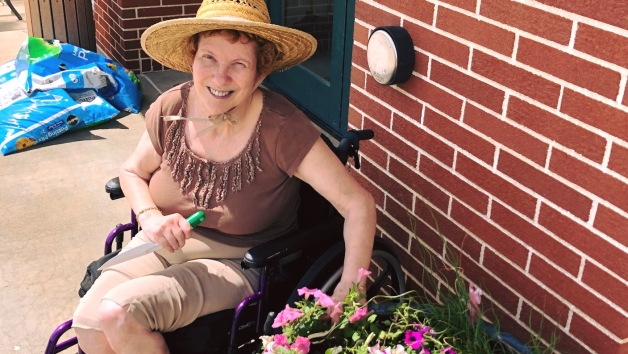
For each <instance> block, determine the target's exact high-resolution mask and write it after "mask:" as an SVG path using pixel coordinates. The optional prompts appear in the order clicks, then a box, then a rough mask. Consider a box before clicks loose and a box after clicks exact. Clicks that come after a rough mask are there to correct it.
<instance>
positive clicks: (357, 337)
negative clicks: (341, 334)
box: [351, 332, 360, 342]
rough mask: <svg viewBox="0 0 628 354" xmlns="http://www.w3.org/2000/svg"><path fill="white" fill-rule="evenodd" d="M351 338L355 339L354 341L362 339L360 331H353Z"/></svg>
mask: <svg viewBox="0 0 628 354" xmlns="http://www.w3.org/2000/svg"><path fill="white" fill-rule="evenodd" d="M351 339H353V341H354V342H355V341H357V340H358V339H360V332H353V335H352V336H351Z"/></svg>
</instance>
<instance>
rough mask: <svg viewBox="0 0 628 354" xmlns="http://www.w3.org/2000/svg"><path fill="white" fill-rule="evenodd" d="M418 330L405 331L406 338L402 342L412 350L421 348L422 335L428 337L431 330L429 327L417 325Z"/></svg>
mask: <svg viewBox="0 0 628 354" xmlns="http://www.w3.org/2000/svg"><path fill="white" fill-rule="evenodd" d="M415 327H416V326H415ZM419 328H420V329H419V330H418V331H406V338H405V341H404V342H405V343H406V344H407V345H409V346H410V347H412V349H414V350H417V349H419V348H422V347H423V335H424V334H427V335H430V331H431V330H432V328H431V327H430V326H421V325H419Z"/></svg>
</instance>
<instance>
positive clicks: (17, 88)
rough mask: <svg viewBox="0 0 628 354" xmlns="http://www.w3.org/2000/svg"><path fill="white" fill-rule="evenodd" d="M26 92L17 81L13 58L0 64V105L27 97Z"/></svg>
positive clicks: (6, 104)
mask: <svg viewBox="0 0 628 354" xmlns="http://www.w3.org/2000/svg"><path fill="white" fill-rule="evenodd" d="M27 96H28V94H27V93H26V91H24V89H23V88H22V87H21V85H20V83H19V82H18V81H17V74H16V73H15V60H11V61H9V62H7V63H4V64H2V65H0V107H5V106H8V105H9V104H11V103H12V102H14V101H17V100H19V99H22V98H24V97H27Z"/></svg>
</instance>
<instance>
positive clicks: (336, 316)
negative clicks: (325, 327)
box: [329, 302, 344, 323]
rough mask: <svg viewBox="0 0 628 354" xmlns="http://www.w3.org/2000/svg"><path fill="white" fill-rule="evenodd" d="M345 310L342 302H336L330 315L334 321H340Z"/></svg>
mask: <svg viewBox="0 0 628 354" xmlns="http://www.w3.org/2000/svg"><path fill="white" fill-rule="evenodd" d="M343 311H344V308H343V307H342V302H338V303H336V304H335V305H334V308H333V309H332V311H331V313H330V314H329V317H331V321H332V322H333V323H338V321H340V315H342V312H343Z"/></svg>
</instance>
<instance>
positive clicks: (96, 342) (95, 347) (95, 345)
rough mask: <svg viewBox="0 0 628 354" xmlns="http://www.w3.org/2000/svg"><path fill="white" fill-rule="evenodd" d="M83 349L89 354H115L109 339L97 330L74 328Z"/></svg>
mask: <svg viewBox="0 0 628 354" xmlns="http://www.w3.org/2000/svg"><path fill="white" fill-rule="evenodd" d="M74 333H76V337H77V338H78V341H79V346H80V347H81V349H82V350H83V351H84V352H85V353H88V354H115V352H114V351H113V349H111V346H110V345H109V341H108V340H107V337H106V336H105V334H104V333H103V332H102V331H98V330H95V329H84V328H74Z"/></svg>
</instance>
